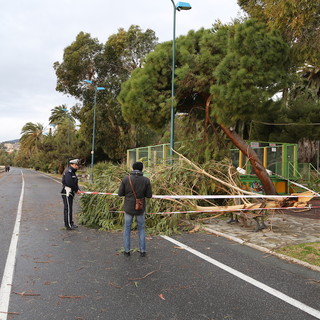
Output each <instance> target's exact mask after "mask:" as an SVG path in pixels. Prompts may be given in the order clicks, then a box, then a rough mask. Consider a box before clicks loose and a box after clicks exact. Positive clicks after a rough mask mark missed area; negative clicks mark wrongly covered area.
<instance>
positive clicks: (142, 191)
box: [118, 170, 152, 215]
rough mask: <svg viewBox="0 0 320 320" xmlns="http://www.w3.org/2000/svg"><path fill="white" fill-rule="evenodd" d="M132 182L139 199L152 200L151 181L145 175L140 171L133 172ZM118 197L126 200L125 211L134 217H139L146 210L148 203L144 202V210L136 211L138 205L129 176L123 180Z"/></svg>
mask: <svg viewBox="0 0 320 320" xmlns="http://www.w3.org/2000/svg"><path fill="white" fill-rule="evenodd" d="M130 178H131V182H132V185H133V188H134V191H135V192H136V195H137V198H138V199H143V198H151V197H152V188H151V183H150V180H149V179H148V178H147V177H144V176H143V173H142V172H141V171H139V170H133V171H132V172H131V173H130ZM118 195H119V196H120V197H123V196H124V197H125V198H124V207H123V209H124V211H125V212H126V213H129V214H132V215H139V214H143V213H144V212H145V210H146V201H144V202H143V209H142V210H135V205H136V198H135V196H134V193H133V191H132V188H131V185H130V182H129V176H126V177H124V178H123V179H122V182H121V184H120V187H119V191H118Z"/></svg>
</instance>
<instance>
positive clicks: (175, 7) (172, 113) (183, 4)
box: [170, 0, 191, 162]
mask: <svg viewBox="0 0 320 320" xmlns="http://www.w3.org/2000/svg"><path fill="white" fill-rule="evenodd" d="M171 2H172V5H173V39H172V73H171V109H170V161H171V162H172V158H173V149H174V120H175V119H174V117H175V106H174V95H175V92H174V75H175V65H176V11H177V10H178V11H180V10H190V9H191V5H190V4H189V3H188V2H178V3H177V5H175V3H174V2H173V0H171Z"/></svg>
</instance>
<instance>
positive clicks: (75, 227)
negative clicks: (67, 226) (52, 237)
mask: <svg viewBox="0 0 320 320" xmlns="http://www.w3.org/2000/svg"><path fill="white" fill-rule="evenodd" d="M71 228H73V229H77V228H79V227H78V226H77V225H76V224H73V225H72V226H71Z"/></svg>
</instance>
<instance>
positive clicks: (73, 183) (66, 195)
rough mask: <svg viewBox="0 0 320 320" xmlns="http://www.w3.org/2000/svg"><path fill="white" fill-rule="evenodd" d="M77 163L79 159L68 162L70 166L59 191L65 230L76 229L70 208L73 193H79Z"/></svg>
mask: <svg viewBox="0 0 320 320" xmlns="http://www.w3.org/2000/svg"><path fill="white" fill-rule="evenodd" d="M79 162H80V161H79V159H73V160H70V161H69V163H70V166H69V168H68V169H67V170H66V171H65V172H64V174H63V176H62V185H63V187H62V190H61V196H62V200H63V206H64V209H63V214H64V225H65V227H66V229H67V230H74V229H76V228H78V226H76V225H75V224H74V223H73V220H72V206H73V197H74V195H75V193H79V191H80V189H79V186H78V177H77V175H76V171H77V170H78V168H79Z"/></svg>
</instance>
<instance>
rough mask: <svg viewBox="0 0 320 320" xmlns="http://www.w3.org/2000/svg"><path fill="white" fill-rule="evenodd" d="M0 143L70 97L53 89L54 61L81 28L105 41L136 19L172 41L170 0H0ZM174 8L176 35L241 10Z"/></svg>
mask: <svg viewBox="0 0 320 320" xmlns="http://www.w3.org/2000/svg"><path fill="white" fill-rule="evenodd" d="M0 4H1V6H0V7H1V11H0V21H1V28H0V43H1V51H0V72H1V77H0V142H3V141H6V140H12V139H18V138H20V132H21V128H22V127H23V126H24V124H26V123H27V122H34V123H36V122H39V123H41V124H43V125H44V126H45V127H47V126H48V122H49V121H48V119H49V117H50V114H51V109H53V108H54V107H55V106H59V105H62V104H66V105H67V107H68V108H70V107H72V106H73V105H74V104H75V100H73V99H72V98H71V97H67V96H66V95H63V94H62V93H59V92H56V91H55V86H56V76H55V73H54V70H53V67H52V66H53V63H54V62H55V61H60V62H61V61H62V55H63V50H64V48H65V47H67V46H68V45H70V44H71V43H72V42H73V41H74V40H75V38H76V36H77V34H78V33H79V32H80V31H84V32H88V33H90V34H91V37H93V38H98V39H99V41H100V42H101V43H105V41H106V40H107V39H108V37H109V36H110V35H112V34H115V33H117V30H118V29H119V28H124V29H126V30H127V29H128V28H129V27H130V25H132V24H135V25H138V26H140V27H141V28H142V30H143V31H145V30H146V29H147V28H149V29H152V30H154V31H155V33H156V36H157V37H158V38H159V42H163V41H167V40H172V24H173V6H172V3H171V0H157V1H154V0H135V1H132V0H117V1H111V0H104V1H102V0H55V1H48V0H15V1H7V0H0ZM190 4H191V6H192V9H191V10H189V11H180V12H177V17H176V36H179V35H182V34H187V32H188V31H189V30H191V29H193V30H198V29H200V28H201V27H205V28H210V27H211V25H212V23H214V22H215V20H217V19H220V20H221V21H222V22H230V21H231V20H232V19H233V18H236V17H237V16H238V15H239V14H240V13H241V12H240V8H239V7H238V5H237V0H192V1H191V0H190Z"/></svg>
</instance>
